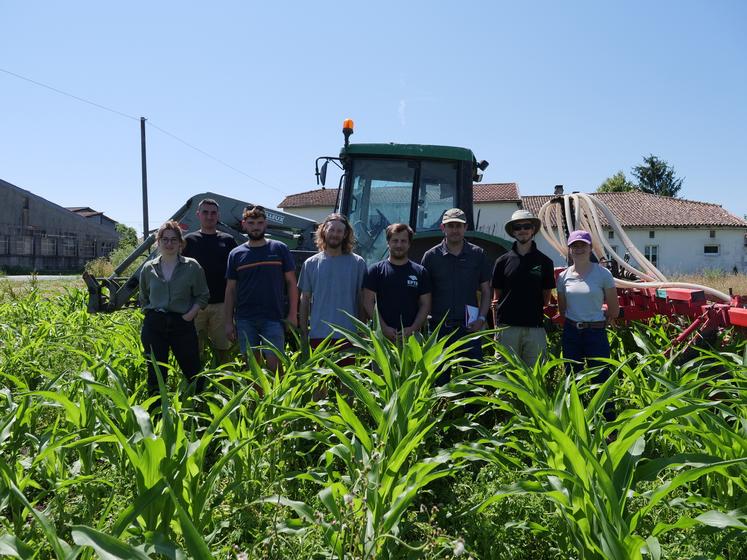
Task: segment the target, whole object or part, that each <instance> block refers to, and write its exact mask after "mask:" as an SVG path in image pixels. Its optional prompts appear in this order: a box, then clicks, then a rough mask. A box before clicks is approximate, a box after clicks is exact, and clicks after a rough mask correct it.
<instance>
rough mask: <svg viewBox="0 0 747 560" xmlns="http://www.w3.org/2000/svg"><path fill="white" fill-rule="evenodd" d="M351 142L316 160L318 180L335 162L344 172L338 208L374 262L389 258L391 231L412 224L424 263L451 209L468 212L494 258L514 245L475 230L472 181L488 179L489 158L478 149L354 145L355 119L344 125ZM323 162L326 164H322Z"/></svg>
mask: <svg viewBox="0 0 747 560" xmlns="http://www.w3.org/2000/svg"><path fill="white" fill-rule="evenodd" d="M342 132H343V134H344V135H345V145H344V146H343V148H342V149H341V150H340V156H339V157H332V156H323V157H320V158H317V160H316V177H317V183H321V184H322V185H324V184H325V182H326V178H327V168H328V164H329V162H332V163H333V164H334V165H336V166H337V167H339V168H340V169H341V170H342V176H341V177H340V183H339V186H338V193H337V202H336V204H335V209H336V210H335V211H336V212H339V213H341V214H344V215H345V216H347V217H348V219H349V220H350V223H351V225H352V226H353V230H354V231H355V237H356V241H357V248H356V252H357V253H359V254H360V255H361V256H362V257H363V258H364V259H366V262H367V263H368V264H371V263H374V262H376V261H379V260H381V259H384V258H386V256H387V244H386V235H385V230H386V227H387V226H388V225H389V224H393V223H406V224H409V225H410V227H412V229H413V230H414V231H415V238H414V240H413V244H412V247H411V249H410V258H411V259H412V260H414V261H417V262H419V261H420V258H421V257H422V256H423V253H425V252H426V251H427V250H428V249H430V248H431V247H433V246H434V245H436V244H438V243H440V242H441V240H442V239H443V233H442V232H441V229H440V226H441V217H442V216H443V213H444V212H445V211H446V210H448V209H449V208H461V209H462V210H463V211H464V212H465V214H466V215H467V236H466V237H467V239H468V240H469V241H470V242H472V243H474V244H475V245H479V246H480V247H482V248H483V249H485V251H486V252H487V255H488V258H490V259H491V261H494V260H495V259H496V258H498V256H500V255H502V254H503V253H504V252H506V250H507V249H509V248H510V247H511V243H509V242H508V241H506V240H505V239H501V238H500V237H496V236H493V235H488V234H486V233H482V232H479V231H475V227H474V217H473V195H472V184H473V182H475V181H480V180H481V179H482V172H483V171H484V170H485V169H486V168H487V167H488V162H487V161H484V160H483V161H480V162H478V161H477V160H476V159H475V156H474V154H473V153H472V150H469V149H467V148H456V147H452V146H430V145H421V144H393V143H392V144H351V143H350V142H349V140H350V135H351V134H352V133H353V121H352V120H350V119H347V120H346V121H345V122H344V124H343V129H342ZM320 162H323V163H322V164H321V166H320V165H319V163H320Z"/></svg>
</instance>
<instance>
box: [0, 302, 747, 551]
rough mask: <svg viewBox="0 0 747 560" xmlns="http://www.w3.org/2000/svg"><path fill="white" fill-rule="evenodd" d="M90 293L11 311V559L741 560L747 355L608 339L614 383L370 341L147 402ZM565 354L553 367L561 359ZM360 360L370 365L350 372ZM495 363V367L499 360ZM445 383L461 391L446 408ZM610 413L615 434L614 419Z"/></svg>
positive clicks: (0, 396) (737, 348) (2, 544)
mask: <svg viewBox="0 0 747 560" xmlns="http://www.w3.org/2000/svg"><path fill="white" fill-rule="evenodd" d="M85 308H86V304H85V294H84V293H83V292H82V291H79V290H73V291H69V292H67V293H64V294H61V295H52V296H49V297H42V296H41V295H40V293H39V292H38V290H37V289H36V288H35V287H32V288H31V289H29V290H25V291H23V292H20V291H19V292H17V293H16V292H13V296H12V297H10V296H8V297H7V298H4V300H3V303H0V380H1V382H0V555H3V556H10V557H15V558H83V559H90V558H96V557H99V558H156V557H158V558H189V557H191V558H211V557H215V558H225V557H233V556H239V555H243V556H242V557H246V558H317V557H318V558H321V557H328V558H329V557H331V558H374V557H375V558H447V557H452V556H456V555H457V554H458V555H461V556H463V557H465V558H466V557H471V558H501V559H504V558H508V559H529V558H543V559H558V560H559V559H561V558H569V557H573V558H587V559H589V558H591V559H596V558H626V559H627V558H643V557H644V556H645V557H646V558H663V557H665V556H666V557H672V558H696V557H703V558H724V559H727V558H742V557H744V555H745V553H746V552H747V511H746V510H745V504H746V503H747V482H745V481H747V462H746V459H745V458H746V457H747V399H746V398H745V394H747V345H746V344H745V342H744V340H743V339H740V338H739V337H737V336H731V338H730V339H726V338H725V339H724V341H726V340H730V342H728V344H727V343H726V342H724V344H727V345H726V346H723V347H722V348H720V351H719V352H716V351H714V350H699V351H696V352H692V353H690V354H688V355H687V356H684V355H682V354H679V353H677V352H674V353H672V355H671V356H669V357H664V356H663V355H662V349H663V348H664V347H666V346H668V345H669V344H670V343H671V340H672V338H673V337H674V336H675V335H676V334H677V332H678V329H677V327H676V326H674V325H672V324H669V323H667V322H666V321H652V322H651V323H649V324H646V325H637V326H635V327H632V328H628V329H620V330H619V331H617V335H613V340H612V347H613V349H614V351H613V358H612V359H611V360H610V361H609V365H610V367H611V369H612V372H613V375H612V377H611V378H610V380H609V381H607V382H605V383H599V382H597V381H596V380H595V378H594V376H595V374H596V373H597V372H598V370H595V369H593V368H592V369H587V370H585V371H583V372H581V373H580V374H578V375H575V376H574V375H567V374H566V373H565V370H564V368H563V366H564V364H563V362H562V360H556V359H552V360H550V361H548V362H547V363H545V364H542V365H538V366H536V367H534V368H528V367H526V366H525V365H523V364H522V363H520V362H518V361H517V360H516V358H515V357H513V356H512V355H510V354H508V353H506V351H505V349H503V348H502V347H500V346H496V345H495V344H494V343H492V342H491V341H489V340H487V338H486V340H485V342H486V346H487V347H488V354H489V355H490V357H487V358H486V360H485V363H484V364H482V365H481V366H480V367H478V368H472V369H470V368H466V367H465V364H464V363H463V359H462V358H461V353H460V352H461V349H462V348H463V345H464V344H465V341H456V342H452V341H448V340H443V339H442V340H439V339H438V338H437V337H436V336H431V337H428V338H424V339H418V338H416V337H411V338H410V339H409V340H406V341H403V342H399V343H398V344H394V343H391V342H390V341H388V340H387V339H385V338H384V337H383V336H382V335H381V333H380V331H379V330H378V329H377V328H375V329H373V330H371V329H368V328H367V327H365V326H363V325H359V330H358V331H357V332H347V331H345V332H343V334H344V336H345V337H346V338H347V339H348V340H349V341H350V342H351V343H352V350H341V349H340V347H339V346H336V345H334V344H333V343H332V341H328V342H327V343H326V344H323V345H321V346H320V347H318V348H316V349H314V350H310V349H309V348H308V347H306V346H305V345H304V344H301V343H300V341H296V347H297V348H298V350H296V351H292V352H289V353H285V354H280V355H279V357H280V359H281V361H282V363H283V368H284V372H285V373H284V375H283V376H279V375H276V374H273V373H270V372H268V371H266V370H264V369H262V368H261V367H260V366H259V365H258V364H257V363H256V362H255V361H253V360H252V361H251V362H250V363H249V364H248V367H246V368H242V367H237V364H229V365H227V366H223V367H222V368H221V369H216V370H209V371H205V372H203V374H202V375H203V376H204V378H205V381H206V386H207V388H206V389H205V390H204V391H203V392H202V393H200V394H194V386H190V385H189V384H187V383H186V381H185V380H183V379H182V378H181V376H180V375H179V373H178V371H175V369H174V367H173V364H164V365H163V367H162V368H161V369H160V373H161V374H162V378H161V380H160V384H159V387H160V391H159V395H158V396H157V397H152V396H149V395H148V394H147V390H146V367H145V366H146V363H145V357H144V356H143V355H142V349H141V346H140V340H139V332H138V331H139V327H140V321H141V319H142V316H141V315H140V314H139V313H138V312H118V313H114V314H110V315H89V314H87V313H86V311H85ZM556 345H557V340H556V338H555V335H553V338H552V340H551V341H550V347H551V348H556V347H557V346H556ZM348 352H349V353H352V354H353V355H354V357H355V364H354V365H353V366H348V367H345V368H341V367H339V366H338V365H337V364H336V361H337V360H339V359H340V358H341V357H343V356H344V355H345V354H346V353H348ZM496 352H497V354H498V355H497V357H492V355H493V354H494V353H496ZM447 369H449V370H450V372H451V381H450V383H448V384H447V385H444V386H437V385H436V383H435V379H436V378H438V377H439V376H440V375H441V374H443V373H444V372H445V371H446V370H447ZM608 402H609V403H612V404H613V406H614V408H615V410H616V414H617V416H616V418H615V419H607V418H605V414H604V411H605V406H606V403H608Z"/></svg>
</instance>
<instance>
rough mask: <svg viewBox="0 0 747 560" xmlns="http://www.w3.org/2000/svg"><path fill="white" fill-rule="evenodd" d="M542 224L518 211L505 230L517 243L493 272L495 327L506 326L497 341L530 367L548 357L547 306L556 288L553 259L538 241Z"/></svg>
mask: <svg viewBox="0 0 747 560" xmlns="http://www.w3.org/2000/svg"><path fill="white" fill-rule="evenodd" d="M541 225H542V224H541V222H540V220H539V218H536V217H535V216H534V214H532V213H531V212H528V211H527V210H517V211H516V212H514V213H513V215H512V216H511V219H510V220H509V221H508V222H507V223H506V227H505V229H506V233H507V234H508V235H510V236H511V237H513V238H514V239H515V240H516V242H515V243H514V245H513V247H512V248H511V250H510V251H507V252H506V253H504V254H503V255H501V256H500V257H499V258H498V260H497V261H496V262H495V268H494V269H493V282H492V283H493V300H494V301H495V302H496V308H495V317H496V320H495V324H496V326H497V327H504V328H503V330H502V331H500V332H499V333H498V334H497V335H496V340H497V341H498V342H500V343H501V344H503V345H504V346H505V347H506V348H509V349H511V350H513V352H514V353H515V354H516V355H517V356H518V357H519V358H521V359H522V360H523V361H524V363H525V364H527V365H529V366H533V365H534V363H535V362H536V361H537V360H538V359H540V358H541V357H542V356H544V354H545V350H546V348H547V335H546V334H545V329H544V328H543V326H542V323H543V319H544V307H545V306H546V305H547V304H548V303H550V294H551V293H552V289H553V288H554V287H555V274H554V269H553V264H552V260H550V257H548V256H546V255H545V254H544V253H542V252H541V251H539V250H538V249H537V244H536V243H535V242H534V236H535V235H537V232H538V231H539V229H540V227H541Z"/></svg>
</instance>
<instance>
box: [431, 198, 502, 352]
mask: <svg viewBox="0 0 747 560" xmlns="http://www.w3.org/2000/svg"><path fill="white" fill-rule="evenodd" d="M466 230H467V216H466V214H465V213H464V211H462V210H460V209H459V208H451V209H449V210H447V211H446V212H444V215H443V217H442V218H441V231H443V232H444V239H443V241H442V242H441V243H439V244H438V245H436V246H435V247H432V248H431V249H429V250H428V251H426V253H425V254H424V255H423V259H422V261H421V264H422V265H423V266H424V267H425V269H426V270H427V271H428V275H429V276H430V280H431V282H430V283H431V328H435V327H436V326H437V325H438V324H439V323H440V322H441V321H442V320H444V324H443V326H442V327H441V334H442V335H443V336H448V335H451V334H454V335H455V336H457V337H461V336H464V335H467V334H471V333H474V332H477V331H480V330H482V329H483V328H485V322H486V320H485V317H486V315H487V313H488V309H489V308H490V262H489V261H488V257H487V255H486V254H485V251H484V250H483V249H482V248H480V247H478V246H477V245H473V244H472V243H470V242H469V241H465V239H464V234H465V232H466ZM478 292H479V293H480V299H479V303H478V298H477V293H478ZM467 356H468V357H470V358H472V359H474V360H478V361H482V358H483V354H482V344H481V342H480V339H476V340H473V341H472V343H471V346H470V348H469V351H468V353H467Z"/></svg>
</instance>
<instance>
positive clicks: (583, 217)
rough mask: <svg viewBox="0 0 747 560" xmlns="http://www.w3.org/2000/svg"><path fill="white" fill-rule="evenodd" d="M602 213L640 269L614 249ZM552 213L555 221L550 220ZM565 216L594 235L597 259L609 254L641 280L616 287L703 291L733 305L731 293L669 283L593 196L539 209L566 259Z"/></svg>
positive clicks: (620, 282) (553, 242)
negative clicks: (606, 233) (604, 227)
mask: <svg viewBox="0 0 747 560" xmlns="http://www.w3.org/2000/svg"><path fill="white" fill-rule="evenodd" d="M571 201H573V208H574V212H573V215H572V213H571ZM600 213H601V214H603V215H604V217H605V218H607V222H608V223H609V226H610V228H611V229H612V230H613V231H614V232H615V237H616V238H618V239H619V240H620V241H621V242H622V244H623V246H624V247H625V251H626V252H627V253H628V254H629V255H630V256H631V257H632V258H633V259H634V260H635V262H636V263H637V264H638V266H639V267H640V269H638V268H635V267H634V266H632V265H631V264H630V263H627V262H625V259H624V258H622V257H621V256H620V255H618V254H617V253H616V252H615V251H613V250H612V247H611V246H610V244H609V243H608V242H607V239H606V236H605V235H604V231H603V230H602V224H601V222H600V219H599V217H600ZM553 214H554V218H555V219H554V220H551V216H552V215H553ZM563 216H565V220H566V223H567V224H576V229H584V230H586V231H588V232H589V233H590V234H591V239H592V250H593V251H594V254H595V255H596V256H597V258H600V257H602V256H604V255H605V253H606V254H607V255H608V256H609V257H610V258H611V259H614V260H615V261H616V262H617V264H618V265H619V266H620V267H621V268H623V269H625V270H626V271H628V272H629V273H630V274H632V275H634V276H635V277H637V278H640V281H637V282H630V281H628V280H621V279H619V278H615V285H616V286H617V287H618V288H685V289H689V290H703V292H705V293H706V294H709V295H711V296H713V297H715V298H717V299H720V300H723V301H724V302H726V303H731V297H730V296H729V295H728V294H725V293H723V292H720V291H718V290H715V289H713V288H709V287H708V286H701V285H700V284H690V283H688V282H670V281H669V280H667V277H666V276H664V274H662V272H661V271H660V270H659V269H658V268H656V267H655V266H654V265H653V263H652V262H651V261H649V260H648V259H647V258H646V257H645V255H643V253H641V252H640V251H639V250H638V249H637V248H636V246H635V245H634V244H633V242H632V241H631V240H630V238H629V237H628V235H627V234H626V233H625V230H623V228H622V226H620V222H619V221H618V220H617V218H615V215H614V214H613V213H612V212H611V211H610V209H609V208H608V207H607V205H606V204H605V203H604V202H602V201H601V200H599V198H597V197H591V196H589V195H588V194H584V193H573V194H566V195H563V203H562V204H557V203H554V202H552V201H548V202H546V203H545V204H544V205H543V206H542V208H540V211H539V215H538V216H537V217H538V218H539V219H540V220H541V221H542V228H541V231H542V235H543V236H544V237H545V239H547V241H548V243H550V245H552V246H553V247H554V248H555V250H557V251H558V253H560V254H561V255H562V256H563V257H564V258H566V257H567V256H568V247H567V246H566V239H565V232H564V231H563V228H562V227H561V224H562V223H563ZM552 221H554V222H555V223H556V224H557V228H556V230H555V231H554V232H553V230H552V229H551V228H550V227H549V224H550V223H552Z"/></svg>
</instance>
